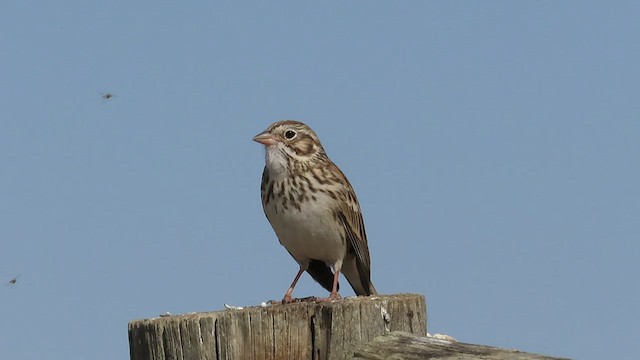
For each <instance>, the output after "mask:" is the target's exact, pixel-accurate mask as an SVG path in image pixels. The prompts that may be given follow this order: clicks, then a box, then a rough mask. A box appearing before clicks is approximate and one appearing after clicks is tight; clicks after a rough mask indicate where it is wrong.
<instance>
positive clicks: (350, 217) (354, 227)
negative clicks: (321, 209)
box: [331, 164, 372, 295]
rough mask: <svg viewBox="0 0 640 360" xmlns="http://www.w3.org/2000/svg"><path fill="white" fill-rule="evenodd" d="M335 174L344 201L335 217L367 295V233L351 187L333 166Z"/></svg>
mask: <svg viewBox="0 0 640 360" xmlns="http://www.w3.org/2000/svg"><path fill="white" fill-rule="evenodd" d="M331 165H332V167H334V169H333V170H335V172H332V173H335V174H340V175H341V179H340V183H342V184H343V185H344V189H343V194H342V195H343V196H344V199H343V200H344V201H341V202H340V204H341V206H340V207H339V208H338V209H337V213H336V217H337V218H338V220H339V221H340V222H341V223H342V226H343V227H344V230H345V235H346V238H347V247H348V249H347V252H348V253H354V254H355V260H356V268H357V269H358V276H359V277H360V282H361V283H362V286H363V288H364V289H365V291H366V293H367V295H370V294H371V292H372V291H371V289H370V284H371V257H370V255H369V246H368V243H367V233H366V231H365V229H364V221H363V219H362V212H361V211H360V204H359V203H358V199H357V198H356V194H355V191H354V190H353V187H352V186H351V184H350V183H349V180H347V177H346V176H345V175H344V174H343V173H342V171H340V169H339V168H338V167H337V166H336V165H335V164H331Z"/></svg>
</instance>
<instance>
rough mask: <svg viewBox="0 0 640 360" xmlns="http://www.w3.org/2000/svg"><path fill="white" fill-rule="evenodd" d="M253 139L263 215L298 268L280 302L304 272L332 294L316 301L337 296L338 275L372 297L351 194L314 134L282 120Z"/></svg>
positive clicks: (365, 250) (368, 261)
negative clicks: (260, 156) (260, 161)
mask: <svg viewBox="0 0 640 360" xmlns="http://www.w3.org/2000/svg"><path fill="white" fill-rule="evenodd" d="M253 140H255V141H257V142H259V143H261V144H263V145H264V147H265V153H266V156H265V158H266V159H265V160H266V161H265V162H266V164H265V167H264V171H263V173H262V184H261V187H260V190H261V194H262V207H263V209H264V213H265V214H266V216H267V219H268V220H269V222H270V223H271V226H272V227H273V230H274V231H275V233H276V235H277V236H278V239H279V240H280V244H282V246H284V247H285V249H287V251H288V252H289V254H291V256H292V257H293V258H294V259H295V260H296V261H297V262H298V265H300V270H299V271H298V273H297V274H296V276H295V278H294V279H293V282H292V283H291V286H289V289H288V290H287V292H286V294H285V295H284V299H283V300H282V301H283V302H291V301H293V298H292V296H291V295H292V293H293V289H294V287H295V286H296V283H297V282H298V280H299V279H300V276H301V275H302V273H303V272H304V271H307V272H308V273H309V274H310V275H311V277H313V279H314V280H315V281H317V282H318V283H319V284H320V285H322V287H324V288H325V289H327V290H328V291H330V292H331V294H330V295H329V297H328V298H326V299H320V300H333V299H339V298H340V295H338V290H339V285H338V278H339V276H340V273H342V274H344V276H345V277H346V278H347V280H348V281H349V284H351V287H352V288H353V290H354V291H355V293H356V294H357V295H366V296H368V295H375V294H377V292H376V289H375V287H374V286H373V283H371V279H370V277H371V258H370V256H369V246H368V244H367V234H366V232H365V229H364V222H363V219H362V213H361V211H360V205H359V204H358V199H357V198H356V193H355V192H354V191H353V188H352V187H351V184H350V183H349V180H347V178H346V176H345V175H344V174H343V173H342V171H340V169H339V168H338V167H337V166H336V165H335V164H334V163H333V162H332V161H331V160H330V159H329V157H328V156H327V154H326V152H325V150H324V148H323V147H322V144H321V143H320V139H318V136H317V135H316V134H315V132H313V130H311V128H310V127H308V126H307V125H305V124H303V123H301V122H299V121H294V120H285V121H279V122H276V123H274V124H272V125H271V126H269V127H268V128H267V130H265V131H264V132H262V133H260V134H258V135H256V136H255V137H254V138H253ZM332 270H333V271H332Z"/></svg>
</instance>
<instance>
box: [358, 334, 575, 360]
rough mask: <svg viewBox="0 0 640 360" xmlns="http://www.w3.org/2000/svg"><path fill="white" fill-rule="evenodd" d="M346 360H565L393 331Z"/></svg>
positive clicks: (361, 347)
mask: <svg viewBox="0 0 640 360" xmlns="http://www.w3.org/2000/svg"><path fill="white" fill-rule="evenodd" d="M346 359H347V360H386V359H402V360H423V359H438V360H471V359H482V360H567V359H562V358H558V357H550V356H544V355H538V354H531V353H525V352H522V351H518V350H510V349H501V348H497V347H493V346H485V345H475V344H465V343H461V342H456V341H450V340H442V339H438V338H435V337H424V336H416V335H413V334H409V333H405V332H402V331H394V332H390V333H387V334H385V335H384V336H378V337H377V338H375V339H374V340H373V341H371V342H369V343H367V344H364V345H362V346H360V347H359V348H358V349H356V351H355V352H354V353H353V354H348V355H347V357H346Z"/></svg>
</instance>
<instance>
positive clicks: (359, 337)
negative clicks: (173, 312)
mask: <svg viewBox="0 0 640 360" xmlns="http://www.w3.org/2000/svg"><path fill="white" fill-rule="evenodd" d="M388 331H404V332H408V333H412V334H415V335H420V336H424V335H426V332H427V317H426V302H425V298H424V296H422V295H415V294H399V295H379V296H370V297H358V298H347V299H342V300H340V301H336V302H324V303H315V302H302V303H295V304H286V305H280V304H278V305H273V306H268V307H248V308H244V309H242V310H223V311H215V312H207V313H197V314H188V315H178V316H169V317H159V318H153V319H145V320H136V321H132V322H130V323H129V352H130V355H131V360H169V359H171V360H174V359H175V360H196V359H207V360H218V359H253V360H263V359H264V360H270V359H271V360H281V359H314V360H324V359H340V360H342V359H344V358H345V356H348V355H351V354H353V352H354V350H355V349H356V348H357V347H358V346H360V345H362V344H364V343H368V342H369V341H371V340H373V338H375V337H376V336H379V335H382V334H384V333H385V332H388Z"/></svg>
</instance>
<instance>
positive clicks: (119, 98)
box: [0, 1, 640, 360]
mask: <svg viewBox="0 0 640 360" xmlns="http://www.w3.org/2000/svg"><path fill="white" fill-rule="evenodd" d="M639 16H640V5H639V4H638V3H637V2H632V1H617V2H609V3H606V2H597V1H563V2H559V1H535V2H512V1H492V2H471V1H468V2H462V1H441V2H428V1H402V2H398V1H393V2H392V1H388V2H363V1H357V2H356V1H349V2H338V1H329V2H323V3H322V4H319V3H310V2H298V1H295V2H294V1H290V2H255V1H254V2H242V3H240V2H232V1H225V2H211V1H190V2H178V1H172V2H167V1H153V2H152V1H138V2H129V1H100V2H86V1H65V2H60V3H57V2H46V3H45V2H38V1H6V2H4V3H3V5H2V10H1V11H0V53H1V54H2V56H1V59H2V60H1V61H0V84H2V85H1V86H0V246H1V247H0V249H1V250H0V277H2V279H1V280H2V281H3V282H7V281H9V280H10V279H11V278H13V277H14V276H16V275H18V274H19V275H20V278H19V279H18V281H17V283H16V284H15V286H12V287H10V286H2V287H0V305H1V306H0V317H1V319H2V320H1V321H0V358H2V359H41V358H47V359H54V360H56V359H65V360H68V359H88V358H92V359H105V360H106V359H126V358H128V343H127V322H128V321H130V320H133V319H140V318H147V317H153V316H156V315H157V314H160V313H163V312H166V311H169V312H171V313H183V312H192V311H211V310H218V309H222V308H223V304H224V303H229V304H234V305H257V304H259V303H260V302H262V301H265V300H269V299H281V298H282V296H283V294H284V292H285V291H286V288H287V286H288V285H289V283H290V281H291V280H292V278H293V276H294V275H295V273H296V270H297V266H296V264H295V263H294V261H293V260H292V259H291V258H290V256H289V254H287V252H286V251H285V250H284V249H283V248H282V247H281V246H280V245H279V244H278V242H277V239H276V237H275V235H274V233H273V231H272V230H271V228H270V226H269V224H268V222H267V221H266V219H265V217H264V215H263V213H262V208H261V205H260V200H259V185H260V175H261V172H262V167H263V162H264V154H263V150H262V148H261V146H260V145H259V144H256V143H254V142H252V141H251V138H252V137H253V136H254V135H255V134H257V133H259V132H261V131H262V130H264V129H265V128H266V127H267V126H268V125H269V124H270V123H272V122H274V121H277V120H281V119H297V120H301V121H304V122H306V123H308V124H309V125H310V126H311V127H312V128H313V129H314V130H315V131H316V132H317V134H318V135H319V136H320V138H321V139H322V141H323V144H324V146H325V149H326V150H327V152H328V154H329V156H330V157H331V158H332V159H333V160H334V161H335V162H336V163H337V164H338V165H339V166H340V167H341V168H342V170H343V171H344V172H345V173H346V174H347V176H348V177H349V179H350V180H351V183H352V184H353V185H354V187H355V189H356V192H357V194H358V197H359V199H360V203H361V205H362V208H363V212H364V216H365V223H366V226H367V233H368V236H369V243H370V249H371V255H372V279H373V281H374V283H375V285H376V287H377V289H378V290H379V291H381V292H383V293H399V292H414V293H421V294H425V295H426V297H427V304H428V316H429V331H430V332H434V333H446V334H449V335H451V336H453V337H455V338H458V339H459V340H461V341H464V342H471V343H480V344H488V345H495V346H502V347H508V348H517V349H520V350H524V351H530V352H539V353H545V354H550V355H556V356H565V357H572V358H579V359H602V358H616V359H637V358H640V343H638V341H637V338H638V331H637V324H638V322H640V310H639V309H640V308H639V307H638V304H639V303H640V290H639V286H638V285H637V283H638V279H639V275H640V265H639V264H640V243H639V241H638V240H639V233H640V231H639V230H640V229H639V228H640V226H639V225H638V224H639V219H640V190H639V188H638V184H640V166H638V165H639V159H640V101H639V100H638V99H640V85H639V84H640V67H639V66H638V64H640V22H639V21H638V18H639ZM107 92H111V93H113V94H115V95H116V96H115V97H113V98H111V99H108V100H103V99H102V98H101V96H100V93H107ZM345 284H346V283H345ZM347 288H348V286H343V295H350V294H352V292H351V289H347ZM295 294H296V295H298V296H308V295H326V294H325V292H324V290H323V289H322V288H321V287H320V286H319V285H317V284H316V283H314V282H313V281H312V280H311V279H310V277H309V276H306V275H305V276H304V277H303V278H302V280H301V282H300V283H299V285H298V287H297V289H296V292H295Z"/></svg>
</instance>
